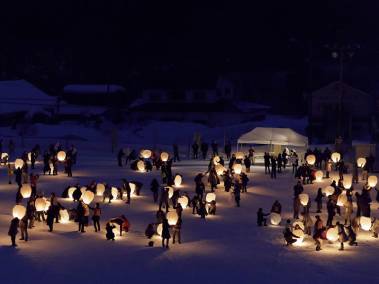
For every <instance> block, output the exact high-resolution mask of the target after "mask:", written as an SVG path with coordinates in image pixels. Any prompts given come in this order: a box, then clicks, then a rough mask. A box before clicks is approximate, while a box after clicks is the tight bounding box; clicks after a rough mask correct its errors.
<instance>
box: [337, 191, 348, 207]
mask: <svg viewBox="0 0 379 284" xmlns="http://www.w3.org/2000/svg"><path fill="white" fill-rule="evenodd" d="M346 202H347V196H346V193H345V192H343V193H341V194H340V195H339V196H338V199H337V206H345V204H346Z"/></svg>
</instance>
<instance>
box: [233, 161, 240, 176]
mask: <svg viewBox="0 0 379 284" xmlns="http://www.w3.org/2000/svg"><path fill="white" fill-rule="evenodd" d="M233 171H234V173H235V174H237V175H239V174H240V173H241V172H242V165H241V164H234V165H233Z"/></svg>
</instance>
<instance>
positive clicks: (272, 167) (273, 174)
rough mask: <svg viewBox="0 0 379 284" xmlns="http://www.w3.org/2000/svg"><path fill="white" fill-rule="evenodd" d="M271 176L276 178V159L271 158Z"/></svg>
mask: <svg viewBox="0 0 379 284" xmlns="http://www.w3.org/2000/svg"><path fill="white" fill-rule="evenodd" d="M271 178H273V179H276V159H275V158H274V157H272V158H271Z"/></svg>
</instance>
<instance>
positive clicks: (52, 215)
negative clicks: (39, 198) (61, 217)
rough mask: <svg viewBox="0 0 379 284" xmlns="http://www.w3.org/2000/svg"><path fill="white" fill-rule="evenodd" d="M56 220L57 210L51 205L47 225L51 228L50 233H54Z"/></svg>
mask: <svg viewBox="0 0 379 284" xmlns="http://www.w3.org/2000/svg"><path fill="white" fill-rule="evenodd" d="M54 218H55V210H54V208H53V206H51V205H50V207H49V209H48V210H47V219H46V224H47V225H48V226H49V232H52V231H53V227H54Z"/></svg>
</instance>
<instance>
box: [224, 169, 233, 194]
mask: <svg viewBox="0 0 379 284" xmlns="http://www.w3.org/2000/svg"><path fill="white" fill-rule="evenodd" d="M223 177H224V188H225V191H226V192H229V191H230V188H231V187H232V185H233V180H232V178H231V176H230V174H229V171H225V172H224V176H223Z"/></svg>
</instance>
